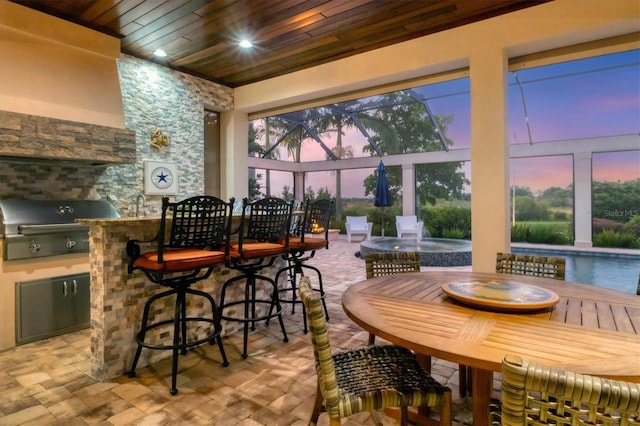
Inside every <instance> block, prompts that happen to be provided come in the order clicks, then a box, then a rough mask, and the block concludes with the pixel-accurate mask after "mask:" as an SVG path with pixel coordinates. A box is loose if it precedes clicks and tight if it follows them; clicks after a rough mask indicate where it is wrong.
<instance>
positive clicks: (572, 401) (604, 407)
mask: <svg viewBox="0 0 640 426" xmlns="http://www.w3.org/2000/svg"><path fill="white" fill-rule="evenodd" d="M499 407H500V409H499V411H498V410H497V407H496V409H494V410H492V412H491V414H492V422H493V424H494V425H498V424H500V425H503V426H516V425H517V426H523V425H559V426H561V425H577V424H580V425H596V424H597V425H621V426H624V425H638V424H640V384H637V383H628V382H624V381H620V380H610V379H603V378H599V377H593V376H589V375H586V374H578V373H573V372H569V371H563V370H559V369H555V368H550V367H546V366H543V365H540V364H537V363H535V362H533V361H529V360H526V359H522V358H520V357H518V356H515V355H507V356H505V357H504V359H503V360H502V402H501V404H499Z"/></svg>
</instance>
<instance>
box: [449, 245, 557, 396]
mask: <svg viewBox="0 0 640 426" xmlns="http://www.w3.org/2000/svg"><path fill="white" fill-rule="evenodd" d="M565 270H566V259H565V258H564V257H553V256H531V255H526V254H513V253H497V254H496V272H497V273H501V274H513V275H529V276H532V277H544V278H553V279H556V280H560V281H564V277H565ZM458 386H459V389H460V395H461V396H465V395H467V394H471V368H470V367H467V366H464V365H460V368H459V370H458Z"/></svg>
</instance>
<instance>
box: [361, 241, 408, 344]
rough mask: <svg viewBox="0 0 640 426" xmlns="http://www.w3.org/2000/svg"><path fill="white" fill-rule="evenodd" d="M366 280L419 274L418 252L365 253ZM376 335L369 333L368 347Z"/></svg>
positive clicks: (373, 341)
mask: <svg viewBox="0 0 640 426" xmlns="http://www.w3.org/2000/svg"><path fill="white" fill-rule="evenodd" d="M364 264H365V272H366V276H367V279H369V278H375V277H381V276H384V275H394V274H400V273H403V272H420V254H419V253H418V252H386V253H384V252H382V253H367V254H366V255H365V257H364ZM375 340H376V335H375V334H373V333H369V345H373V344H374V343H375Z"/></svg>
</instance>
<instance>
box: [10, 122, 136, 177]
mask: <svg viewBox="0 0 640 426" xmlns="http://www.w3.org/2000/svg"><path fill="white" fill-rule="evenodd" d="M0 142H1V143H0V161H3V162H19V163H30V164H43V163H45V164H51V163H57V164H60V163H63V164H69V165H74V164H75V165H77V164H83V165H92V166H109V165H116V164H131V163H135V162H136V138H135V131H133V130H128V129H120V128H114V127H107V126H100V125H95V124H88V123H80V122H74V121H68V120H59V119H55V118H47V117H39V116H35V115H29V114H21V113H16V112H9V111H0Z"/></svg>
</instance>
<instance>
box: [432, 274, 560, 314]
mask: <svg viewBox="0 0 640 426" xmlns="http://www.w3.org/2000/svg"><path fill="white" fill-rule="evenodd" d="M442 290H443V291H444V292H445V293H446V294H447V295H448V296H449V297H451V298H453V299H455V300H457V301H459V302H462V303H465V304H468V305H473V306H477V307H481V308H485V309H490V310H497V311H533V310H539V309H546V308H550V307H552V306H554V305H555V304H556V303H558V300H559V298H558V295H557V294H556V293H554V292H553V291H551V290H547V289H546V288H542V287H538V286H535V285H531V284H524V283H520V282H517V281H512V280H463V281H453V282H450V283H445V284H443V285H442Z"/></svg>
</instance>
